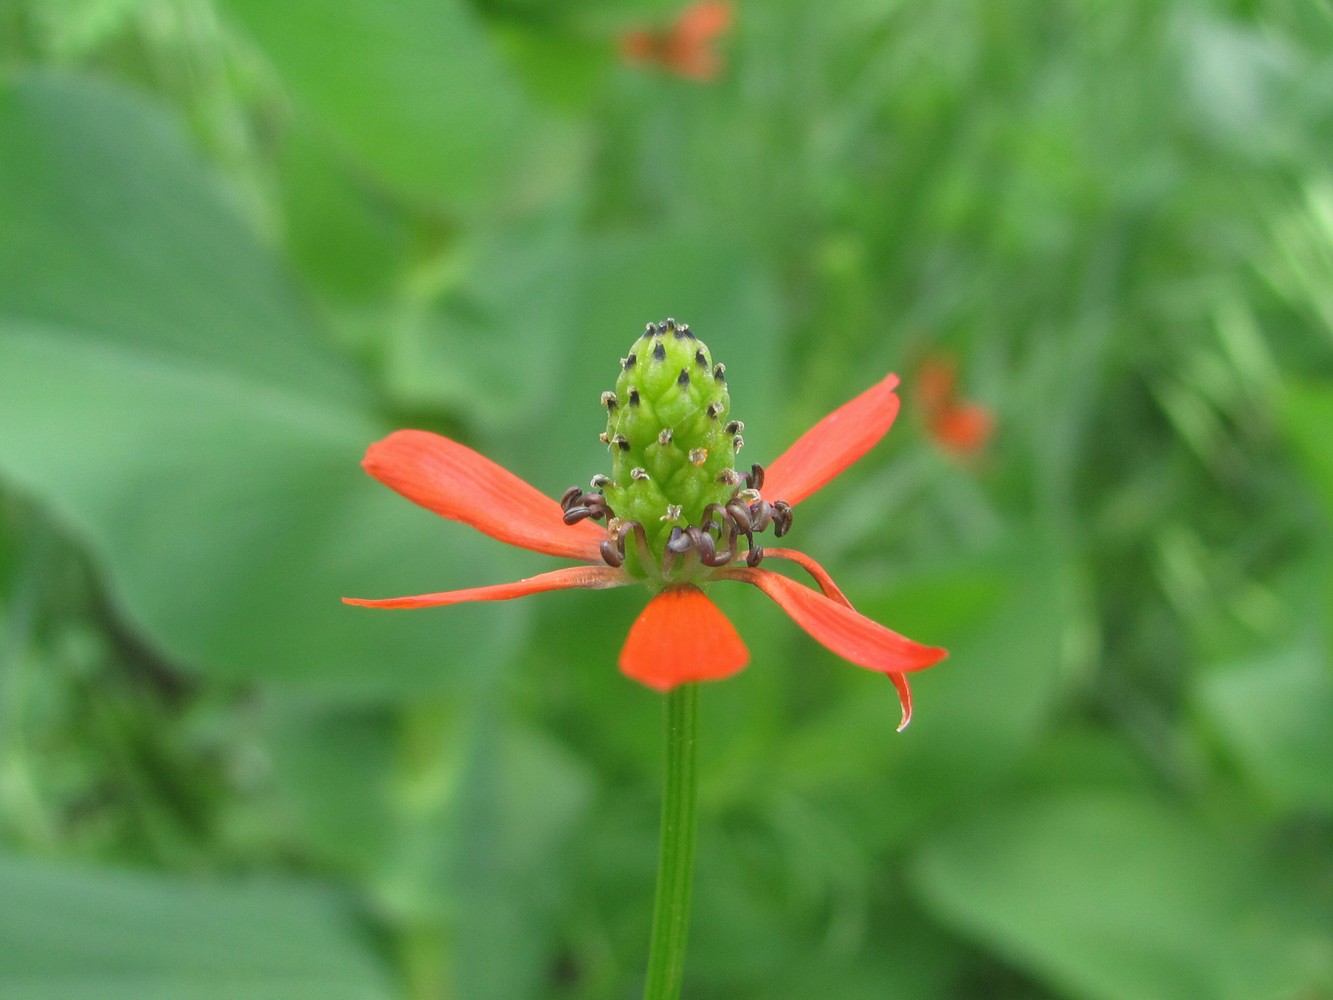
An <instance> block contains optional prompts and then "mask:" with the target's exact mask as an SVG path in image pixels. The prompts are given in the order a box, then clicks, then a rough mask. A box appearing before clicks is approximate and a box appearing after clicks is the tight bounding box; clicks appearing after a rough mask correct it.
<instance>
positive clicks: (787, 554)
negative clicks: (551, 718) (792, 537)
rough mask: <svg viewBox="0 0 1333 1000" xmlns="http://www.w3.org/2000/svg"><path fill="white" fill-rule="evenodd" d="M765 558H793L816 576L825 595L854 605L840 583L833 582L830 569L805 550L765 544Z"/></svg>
mask: <svg viewBox="0 0 1333 1000" xmlns="http://www.w3.org/2000/svg"><path fill="white" fill-rule="evenodd" d="M764 558H765V559H789V560H791V561H792V562H794V563H796V565H798V566H800V567H801V569H803V570H805V571H806V572H807V573H809V574H810V575H811V576H812V577H814V580H815V583H817V584H819V589H820V590H822V591H823V592H824V596H825V597H828V598H831V599H833V600H835V601H837V602H838V603H839V604H842V605H844V606H846V607H849V608H850V607H851V606H852V602H851V601H849V600H847V595H846V594H844V593H843V592H842V590H841V589H840V588H839V587H838V585H837V584H836V583H834V582H833V577H831V576H829V573H828V570H826V569H825V568H824V567H823V566H821V565H819V563H817V562H815V561H814V560H813V559H811V558H810V557H809V556H808V555H806V554H805V553H804V552H800V551H798V550H796V549H771V548H769V547H768V546H767V545H765V546H764ZM853 610H855V609H853Z"/></svg>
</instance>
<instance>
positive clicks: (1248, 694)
mask: <svg viewBox="0 0 1333 1000" xmlns="http://www.w3.org/2000/svg"><path fill="white" fill-rule="evenodd" d="M1196 697H1197V699H1198V703H1199V707H1200V708H1201V709H1202V711H1203V712H1204V714H1205V715H1206V716H1207V717H1208V719H1209V721H1211V722H1212V723H1213V725H1214V726H1216V727H1217V729H1218V731H1219V732H1220V733H1221V735H1222V738H1223V739H1224V740H1225V741H1226V743H1227V746H1228V748H1229V749H1230V751H1231V752H1232V754H1233V755H1234V758H1235V760H1236V762H1237V764H1238V765H1239V766H1240V767H1241V768H1242V769H1244V770H1245V771H1248V772H1249V773H1250V774H1251V775H1252V776H1253V777H1254V779H1255V780H1256V781H1257V782H1258V783H1259V785H1260V786H1261V787H1262V788H1263V789H1264V791H1265V792H1267V793H1268V794H1269V795H1270V796H1272V797H1273V798H1274V799H1275V800H1276V801H1278V802H1280V803H1282V804H1283V805H1284V806H1287V807H1288V808H1293V809H1309V810H1317V811H1319V812H1322V813H1325V814H1333V671H1330V670H1329V667H1328V664H1327V662H1326V661H1325V660H1324V658H1323V656H1321V655H1320V652H1319V650H1318V647H1317V646H1316V645H1315V644H1314V643H1302V644H1299V645H1296V646H1293V647H1291V648H1289V649H1286V650H1279V651H1275V652H1273V653H1269V654H1266V655H1260V656H1256V657H1254V658H1253V659H1250V660H1247V661H1245V662H1241V663H1234V664H1230V665H1228V666H1226V667H1221V668H1217V669H1214V670H1213V671H1211V672H1209V673H1206V674H1204V675H1203V676H1201V677H1200V678H1199V679H1198V681H1197V685H1196Z"/></svg>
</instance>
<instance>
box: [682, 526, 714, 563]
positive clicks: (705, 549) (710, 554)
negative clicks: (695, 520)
mask: <svg viewBox="0 0 1333 1000" xmlns="http://www.w3.org/2000/svg"><path fill="white" fill-rule="evenodd" d="M685 533H686V534H687V535H689V537H690V541H691V542H693V543H694V547H695V548H696V549H698V550H699V561H700V562H701V563H703V564H704V565H705V566H712V565H713V564H714V560H715V559H717V545H716V543H714V541H713V536H712V535H710V534H708V533H707V532H705V531H703V530H702V529H700V528H697V527H695V526H694V525H690V526H689V527H688V528H686V529H685Z"/></svg>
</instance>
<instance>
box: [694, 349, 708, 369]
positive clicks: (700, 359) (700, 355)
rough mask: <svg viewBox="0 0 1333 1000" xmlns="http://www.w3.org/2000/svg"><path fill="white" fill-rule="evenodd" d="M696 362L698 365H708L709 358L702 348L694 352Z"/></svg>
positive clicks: (702, 366)
mask: <svg viewBox="0 0 1333 1000" xmlns="http://www.w3.org/2000/svg"><path fill="white" fill-rule="evenodd" d="M694 363H695V364H696V365H699V366H700V367H701V368H707V367H708V359H707V358H706V357H704V352H703V349H702V348H700V349H699V350H697V351H695V352H694Z"/></svg>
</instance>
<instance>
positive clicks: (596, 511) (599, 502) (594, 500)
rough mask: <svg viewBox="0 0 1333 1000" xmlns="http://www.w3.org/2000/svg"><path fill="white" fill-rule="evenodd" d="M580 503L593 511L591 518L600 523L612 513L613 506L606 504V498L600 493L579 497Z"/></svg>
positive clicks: (585, 494)
mask: <svg viewBox="0 0 1333 1000" xmlns="http://www.w3.org/2000/svg"><path fill="white" fill-rule="evenodd" d="M579 503H580V504H582V505H583V506H584V507H587V508H588V509H589V510H590V511H592V514H591V515H590V516H591V517H592V518H593V519H594V520H598V521H600V520H601V519H602V518H604V517H606V515H607V514H609V513H610V512H611V505H610V504H608V503H607V502H606V497H604V496H602V494H600V493H584V494H583V495H582V496H581V497H579Z"/></svg>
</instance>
